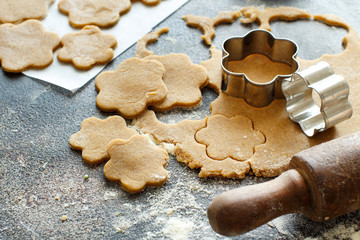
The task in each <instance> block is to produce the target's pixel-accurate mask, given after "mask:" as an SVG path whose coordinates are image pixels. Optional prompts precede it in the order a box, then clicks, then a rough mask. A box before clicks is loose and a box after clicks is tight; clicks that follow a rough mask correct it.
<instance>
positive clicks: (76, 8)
mask: <svg viewBox="0 0 360 240" xmlns="http://www.w3.org/2000/svg"><path fill="white" fill-rule="evenodd" d="M58 7H59V10H60V11H61V12H62V13H64V14H67V15H69V23H70V25H71V26H73V27H84V26H85V25H91V24H92V25H96V26H99V27H110V26H112V25H114V24H115V23H117V22H118V21H119V19H120V14H123V13H125V12H127V11H129V10H130V8H131V2H130V0H60V2H59V5H58Z"/></svg>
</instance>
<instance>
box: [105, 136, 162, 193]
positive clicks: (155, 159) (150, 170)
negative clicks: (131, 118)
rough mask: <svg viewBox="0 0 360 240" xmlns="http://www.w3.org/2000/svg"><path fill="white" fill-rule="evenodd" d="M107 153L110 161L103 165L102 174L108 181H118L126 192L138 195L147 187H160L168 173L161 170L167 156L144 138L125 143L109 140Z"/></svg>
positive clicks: (134, 137)
mask: <svg viewBox="0 0 360 240" xmlns="http://www.w3.org/2000/svg"><path fill="white" fill-rule="evenodd" d="M108 153H109V155H110V161H108V162H107V163H106V164H105V167H104V175H105V177H106V178H107V179H108V180H110V181H120V183H121V186H122V188H123V189H124V190H125V191H127V192H130V193H137V192H140V191H142V190H143V189H144V188H145V187H146V186H161V185H163V184H164V183H165V182H166V180H167V176H168V172H167V171H166V170H165V168H164V167H165V166H166V164H167V161H168V159H169V156H168V154H167V153H166V151H165V150H164V149H161V148H159V147H156V146H154V145H153V144H152V143H151V142H150V140H149V139H148V138H147V137H145V136H143V135H136V136H133V137H131V138H130V139H129V140H127V141H126V140H118V139H117V140H114V141H112V142H111V143H110V144H109V147H108Z"/></svg>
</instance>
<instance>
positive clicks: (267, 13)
mask: <svg viewBox="0 0 360 240" xmlns="http://www.w3.org/2000/svg"><path fill="white" fill-rule="evenodd" d="M240 13H241V14H242V16H243V18H240V22H241V23H244V24H247V23H252V22H255V21H256V22H258V23H259V24H260V26H259V28H261V29H265V30H268V31H271V28H270V22H272V21H274V20H278V19H281V20H286V21H294V20H298V19H310V18H311V15H310V14H309V13H308V12H306V11H304V10H301V9H298V8H293V7H278V8H270V7H267V8H266V9H265V10H262V9H260V8H258V7H245V8H242V9H241V10H240Z"/></svg>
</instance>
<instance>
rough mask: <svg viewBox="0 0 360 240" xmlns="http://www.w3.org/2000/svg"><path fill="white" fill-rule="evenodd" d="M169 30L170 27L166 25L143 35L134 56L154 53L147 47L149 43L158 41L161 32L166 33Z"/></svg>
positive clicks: (141, 56) (142, 56)
mask: <svg viewBox="0 0 360 240" xmlns="http://www.w3.org/2000/svg"><path fill="white" fill-rule="evenodd" d="M168 31H169V28H168V27H164V28H160V29H158V30H156V31H153V32H150V33H148V34H146V35H145V36H144V37H142V38H141V39H140V40H139V41H138V42H137V43H136V50H135V54H134V57H138V58H144V57H146V56H150V55H154V53H153V52H151V51H149V50H147V49H146V46H147V45H148V44H149V43H152V42H155V41H157V40H158V38H159V36H160V35H161V34H163V33H166V32H168Z"/></svg>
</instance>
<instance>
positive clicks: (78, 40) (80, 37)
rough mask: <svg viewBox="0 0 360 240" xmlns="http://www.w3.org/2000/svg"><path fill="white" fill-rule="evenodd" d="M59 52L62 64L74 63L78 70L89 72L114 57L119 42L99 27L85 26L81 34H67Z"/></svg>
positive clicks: (62, 40)
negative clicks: (97, 64) (98, 64)
mask: <svg viewBox="0 0 360 240" xmlns="http://www.w3.org/2000/svg"><path fill="white" fill-rule="evenodd" d="M61 44H62V45H63V47H62V48H61V49H60V50H59V52H58V55H57V57H58V59H59V60H60V61H62V62H72V63H73V64H74V66H75V67H76V68H78V69H82V70H87V69H90V68H91V67H92V66H94V65H95V64H96V63H107V62H109V61H110V60H111V59H112V58H113V56H114V51H113V48H115V47H116V44H117V41H116V38H115V37H114V36H113V35H110V34H103V33H102V32H101V30H100V28H98V27H97V26H91V25H90V26H85V27H84V28H83V29H82V30H81V31H80V32H77V33H69V34H66V35H65V36H64V37H63V38H62V39H61Z"/></svg>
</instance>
